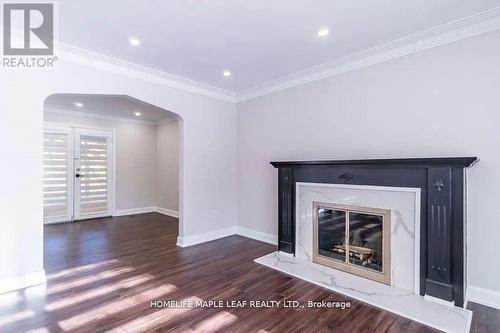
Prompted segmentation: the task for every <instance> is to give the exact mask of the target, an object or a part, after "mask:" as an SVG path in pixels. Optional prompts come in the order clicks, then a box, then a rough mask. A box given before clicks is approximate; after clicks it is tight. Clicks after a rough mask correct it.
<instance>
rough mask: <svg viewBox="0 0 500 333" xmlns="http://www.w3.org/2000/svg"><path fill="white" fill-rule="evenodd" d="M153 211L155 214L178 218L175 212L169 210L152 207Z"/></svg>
mask: <svg viewBox="0 0 500 333" xmlns="http://www.w3.org/2000/svg"><path fill="white" fill-rule="evenodd" d="M154 209H155V212H157V213H160V214H163V215H168V216H171V217H176V218H179V212H178V211H176V210H171V209H167V208H162V207H154Z"/></svg>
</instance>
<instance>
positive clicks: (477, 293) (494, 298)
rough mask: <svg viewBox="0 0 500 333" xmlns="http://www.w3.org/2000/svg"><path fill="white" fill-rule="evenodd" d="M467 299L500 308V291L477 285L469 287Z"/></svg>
mask: <svg viewBox="0 0 500 333" xmlns="http://www.w3.org/2000/svg"><path fill="white" fill-rule="evenodd" d="M467 301H469V302H474V303H479V304H482V305H486V306H489V307H492V308H495V309H499V310H500V292H498V291H495V290H491V289H484V288H480V287H475V286H468V287H467Z"/></svg>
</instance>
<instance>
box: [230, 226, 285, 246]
mask: <svg viewBox="0 0 500 333" xmlns="http://www.w3.org/2000/svg"><path fill="white" fill-rule="evenodd" d="M236 234H238V235H240V236H243V237H247V238H251V239H255V240H258V241H261V242H264V243H268V244H272V245H278V236H275V235H271V234H266V233H265V232H261V231H257V230H253V229H248V228H244V227H236Z"/></svg>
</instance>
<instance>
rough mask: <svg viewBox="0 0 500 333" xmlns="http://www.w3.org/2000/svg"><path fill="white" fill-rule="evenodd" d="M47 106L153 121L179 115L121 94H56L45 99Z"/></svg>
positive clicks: (69, 110)
mask: <svg viewBox="0 0 500 333" xmlns="http://www.w3.org/2000/svg"><path fill="white" fill-rule="evenodd" d="M75 103H82V104H83V107H77V106H76V105H75ZM45 107H46V108H48V109H52V110H57V111H64V112H68V113H70V112H73V113H82V112H83V113H87V114H91V115H100V116H107V117H114V118H127V119H133V120H135V121H145V122H153V123H156V122H159V121H162V120H167V119H172V120H173V119H176V118H177V115H175V114H174V113H172V112H169V111H167V110H165V109H162V108H159V107H157V106H154V105H151V104H148V103H146V102H143V101H140V100H137V99H135V98H132V97H129V96H120V95H80V94H56V95H51V96H49V97H48V98H47V99H46V100H45ZM134 112H140V113H141V116H140V117H137V116H136V115H135V114H134Z"/></svg>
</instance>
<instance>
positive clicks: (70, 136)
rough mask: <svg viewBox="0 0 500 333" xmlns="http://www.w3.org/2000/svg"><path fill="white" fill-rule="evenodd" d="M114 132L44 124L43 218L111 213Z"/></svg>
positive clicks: (81, 217) (52, 219) (67, 218)
mask: <svg viewBox="0 0 500 333" xmlns="http://www.w3.org/2000/svg"><path fill="white" fill-rule="evenodd" d="M112 140H113V132H112V131H104V130H95V129H88V128H79V127H60V126H46V128H45V131H44V163H43V175H44V179H43V197H44V222H45V223H57V222H69V221H75V220H84V219H92V218H98V217H104V216H111V215H112V214H113V141H112Z"/></svg>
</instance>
